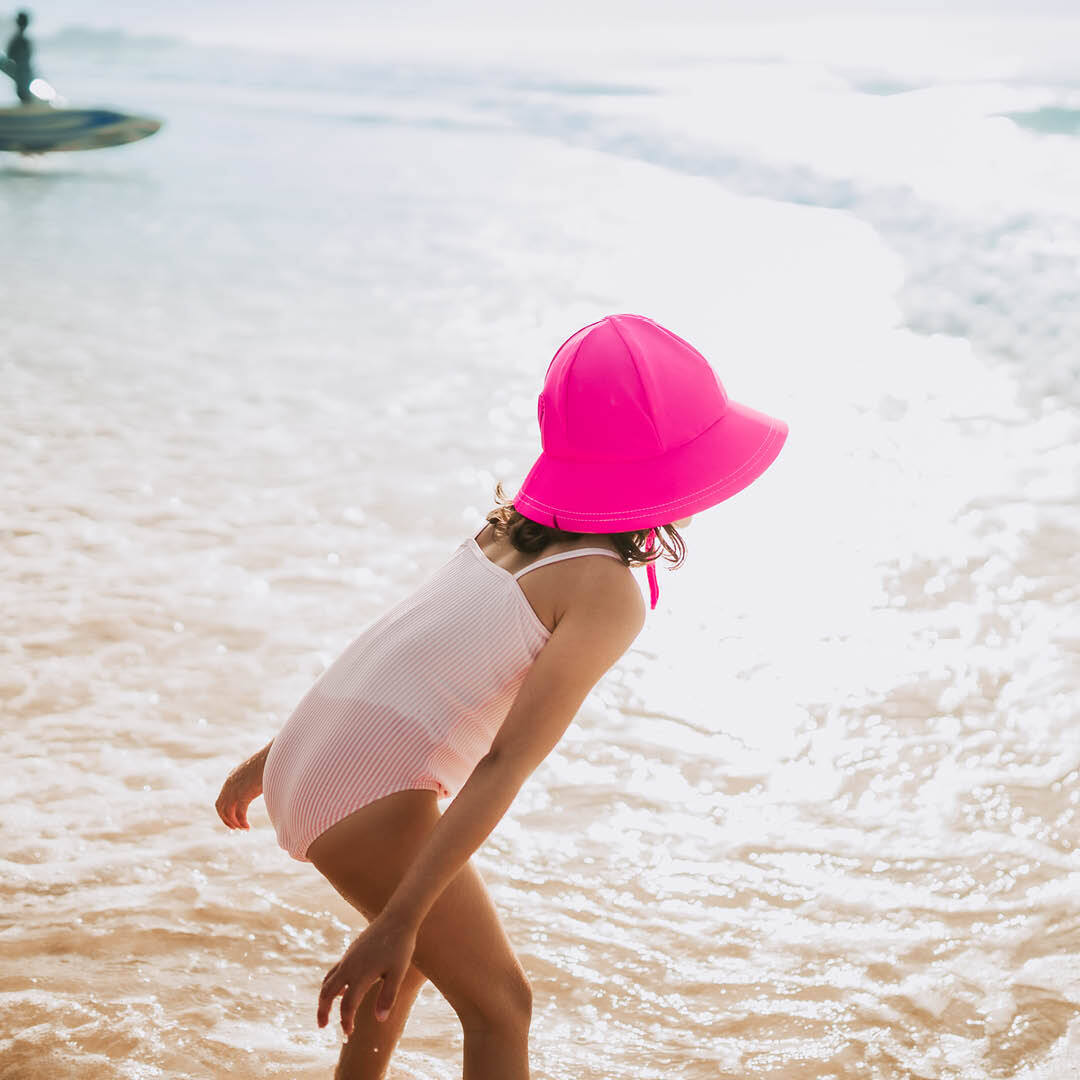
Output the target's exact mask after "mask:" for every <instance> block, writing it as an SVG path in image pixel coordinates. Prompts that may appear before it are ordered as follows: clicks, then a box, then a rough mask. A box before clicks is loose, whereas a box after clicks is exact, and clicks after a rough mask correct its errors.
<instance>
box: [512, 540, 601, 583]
mask: <svg viewBox="0 0 1080 1080" xmlns="http://www.w3.org/2000/svg"><path fill="white" fill-rule="evenodd" d="M579 555H608V556H610V557H611V558H612V559H618V560H619V562H622V559H621V558H619V556H618V555H616V554H615V552H614V551H611V550H610V549H608V548H598V547H596V548H577V549H576V550H574V551H560V552H559V554H558V555H548V556H547V558H545V559H537V560H536V562H534V563H529V565H528V566H526V567H524V568H523V569H521V570H519V571H518V572H517V573H516V574H515V575H514V580H515V581H517V579H518V578H519V577H521V576H522V574H527V573H529V571H530V570H536V569H538V568H539V567H541V566H547V565H548V563H553V562H558V561H559V560H560V559H576V558H577V557H578V556H579Z"/></svg>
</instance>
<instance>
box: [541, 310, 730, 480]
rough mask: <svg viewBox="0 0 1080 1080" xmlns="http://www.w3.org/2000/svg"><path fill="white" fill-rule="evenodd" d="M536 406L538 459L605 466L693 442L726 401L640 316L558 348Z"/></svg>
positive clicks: (586, 331) (694, 357)
mask: <svg viewBox="0 0 1080 1080" xmlns="http://www.w3.org/2000/svg"><path fill="white" fill-rule="evenodd" d="M537 405H538V408H537V414H538V417H539V420H540V441H541V444H542V446H543V449H544V453H546V454H550V455H551V456H552V457H556V458H560V459H562V460H566V461H578V462H592V463H603V462H626V461H638V460H646V459H648V458H654V457H657V456H659V455H661V454H664V453H666V452H668V451H670V450H673V449H676V448H677V447H680V446H683V445H685V444H686V443H689V442H691V441H692V440H693V439H696V438H697V437H698V436H699V435H700V434H701V433H702V432H703V431H705V430H706V429H707V428H709V427H711V426H712V425H713V424H715V423H716V421H717V420H719V419H721V417H723V416H724V414H725V413H726V412H727V407H728V398H727V394H726V393H725V391H724V387H723V385H722V383H721V382H720V379H719V378H718V377H717V375H716V372H714V371H713V369H712V367H711V366H710V365H709V362H708V361H707V360H706V359H705V357H704V356H702V355H701V353H699V352H698V351H697V349H695V348H694V347H693V346H692V345H690V344H689V343H688V342H686V341H684V340H683V339H682V338H681V337H679V336H678V335H677V334H673V333H672V332H671V331H670V330H667V329H665V328H664V327H662V326H660V324H659V323H657V322H654V321H653V320H652V319H649V318H647V317H645V316H644V315H608V316H606V317H605V318H603V319H600V320H599V321H598V322H594V323H591V324H590V325H588V326H585V327H583V328H582V329H581V330H579V331H577V333H575V334H574V335H573V336H571V337H570V338H568V339H567V340H566V341H565V342H564V343H563V344H562V345H561V346H560V347H559V349H558V351H557V352H556V353H555V356H554V357H553V358H552V360H551V363H550V364H549V365H548V370H547V375H546V376H545V379H544V388H543V391H542V392H541V394H540V398H539V400H538V403H537Z"/></svg>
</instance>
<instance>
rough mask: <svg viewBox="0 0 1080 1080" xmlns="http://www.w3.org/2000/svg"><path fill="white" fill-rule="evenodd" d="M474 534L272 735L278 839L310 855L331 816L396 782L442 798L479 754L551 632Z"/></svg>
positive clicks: (296, 853)
mask: <svg viewBox="0 0 1080 1080" xmlns="http://www.w3.org/2000/svg"><path fill="white" fill-rule="evenodd" d="M588 554H602V555H609V556H611V557H612V558H618V555H616V554H615V553H614V552H613V551H610V550H607V549H603V548H578V549H576V550H574V551H567V552H561V553H560V554H558V555H553V556H548V557H547V558H544V559H538V560H536V561H535V562H533V563H530V564H529V565H528V566H526V567H524V568H523V569H522V570H520V571H518V573H517V574H511V573H510V572H509V571H507V570H505V569H504V568H502V567H501V566H497V565H496V564H495V563H493V562H491V561H490V560H489V559H488V558H487V557H486V556H485V555H484V553H483V552H482V551H481V550H480V547H479V546H478V545H477V543H476V541H475V540H471V539H470V540H466V541H464V542H463V543H462V544H461V545H459V547H458V548H457V550H456V551H455V552H454V554H453V555H452V556H451V558H450V559H449V560H448V561H447V562H446V563H444V564H443V566H441V567H440V568H439V569H438V570H436V571H435V573H434V574H432V575H431V577H429V578H428V579H427V580H426V581H425V582H423V583H422V584H421V585H420V586H419V587H418V588H417V589H416V590H415V591H414V592H413V593H411V594H410V595H409V596H407V597H405V598H404V599H403V600H402V601H400V602H399V603H398V604H397V605H395V606H394V607H393V608H391V609H390V610H389V611H388V612H386V613H385V614H384V615H382V616H381V617H380V618H379V619H376V620H375V622H373V623H371V624H370V625H369V626H368V627H367V628H366V629H365V630H364V631H363V632H362V633H361V634H360V636H359V637H358V638H356V640H355V641H353V642H352V644H351V645H349V647H348V648H347V649H346V650H345V651H344V652H343V653H342V654H341V656H340V657H338V659H337V660H335V661H334V663H333V664H332V665H331V666H330V667H329V668H327V669H326V671H325V672H323V674H322V676H321V677H320V678H319V680H318V681H317V682H316V683H315V685H314V686H313V687H312V688H311V689H310V690H309V691H308V693H307V694H306V695H305V696H304V698H303V699H302V700H301V702H300V704H299V705H298V706H297V707H296V710H295V711H294V712H293V714H292V716H290V717H289V719H288V720H287V721H286V723H285V726H284V727H283V728H282V729H281V731H280V732H279V733H278V735H277V737H276V738H275V739H274V743H273V746H271V748H270V753H269V754H268V755H267V759H266V765H265V768H264V771H263V796H264V798H265V800H266V809H267V812H268V813H269V815H270V820H271V821H272V822H273V823H274V828H275V830H276V832H277V837H278V843H279V844H280V845H281V846H282V847H283V848H284V849H285V850H286V851H287V852H289V854H290V855H292V856H293V858H295V859H299V860H301V861H304V862H306V861H308V860H307V854H306V853H307V849H308V847H309V845H310V844H311V843H312V841H313V840H314V839H315V838H316V837H317V836H319V835H320V834H321V833H322V832H324V831H325V830H326V829H328V828H330V826H331V825H333V824H335V823H336V822H338V821H340V820H341V819H342V818H344V817H347V816H348V815H349V814H351V813H353V812H354V811H356V810H358V809H360V807H362V806H365V805H366V804H367V803H369V802H373V801H374V800H375V799H378V798H381V797H382V796H384V795H389V794H391V793H392V792H395V791H402V790H407V789H411V788H425V789H429V790H431V791H435V792H437V793H438V795H439V796H440V797H449V796H452V795H454V794H456V792H457V791H458V789H459V788H460V787H461V785H462V784H464V783H465V781H466V780H467V779H468V777H469V774H470V773H471V772H472V770H473V769H474V768H475V766H476V763H477V762H478V761H479V760H480V759H481V758H482V757H483V756H484V754H485V753H487V751H488V749H489V748H490V746H491V742H492V740H493V739H494V737H495V734H496V732H497V731H498V729H499V725H500V724H501V723H502V722H503V720H504V719H505V718H506V714H507V713H508V712H509V711H510V706H511V705H512V704H513V702H514V698H515V696H516V695H517V692H518V689H519V688H520V686H521V683H522V682H523V681H524V679H525V675H526V673H527V672H528V670H529V667H530V666H531V665H532V662H533V660H534V659H535V658H536V655H537V654H538V653H539V651H540V650H541V649H542V648H543V647H544V644H545V643H546V642H547V640H548V638H549V637H550V633H549V632H548V630H547V628H546V627H545V626H544V625H543V623H541V622H540V620H539V619H538V618H537V617H536V614H535V612H534V611H533V610H532V608H531V607H530V605H529V602H528V600H527V599H526V598H525V594H524V593H523V592H522V591H521V589H520V587H519V586H518V584H517V581H516V579H517V578H519V577H520V576H521V575H522V574H525V573H528V572H529V571H531V570H534V569H536V568H537V567H538V566H540V565H542V564H546V563H549V562H555V561H557V560H559V559H564V558H572V557H575V556H578V555H588Z"/></svg>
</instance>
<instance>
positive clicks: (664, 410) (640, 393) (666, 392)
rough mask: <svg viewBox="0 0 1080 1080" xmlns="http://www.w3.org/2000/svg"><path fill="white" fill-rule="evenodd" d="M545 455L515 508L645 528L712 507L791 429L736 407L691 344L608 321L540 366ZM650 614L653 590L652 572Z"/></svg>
mask: <svg viewBox="0 0 1080 1080" xmlns="http://www.w3.org/2000/svg"><path fill="white" fill-rule="evenodd" d="M537 415H538V417H539V420H540V443H541V447H542V452H541V454H540V456H539V457H538V458H537V459H536V461H535V463H534V464H533V466H532V468H531V469H530V470H529V473H528V475H527V476H526V477H525V480H524V482H523V483H522V485H521V488H520V490H519V491H518V493H517V495H516V496H515V497H514V507H515V509H516V510H518V511H519V512H520V513H521V514H523V515H524V516H525V517H527V518H529V519H530V520H532V521H536V522H539V523H540V524H542V525H549V526H552V527H555V528H560V529H566V530H567V531H570V532H583V533H609V532H630V531H636V530H640V529H648V530H650V532H649V536H648V538H647V540H646V545H645V546H646V550H649V549H650V548H651V547H652V544H653V540H654V537H655V528H656V527H658V526H660V525H667V524H670V523H671V522H673V521H678V520H679V519H680V518H684V517H689V516H690V515H691V514H696V513H699V512H700V511H702V510H705V509H707V508H708V507H710V506H715V505H716V504H717V503H719V502H723V501H724V500H725V499H729V498H731V496H732V495H735V494H736V493H737V492H739V491H742V489H743V488H744V487H746V486H747V485H749V484H751V483H752V482H753V481H754V480H756V479H757V478H758V477H759V476H760V475H761V474H762V473H763V472H764V471H765V470H766V469H767V468H768V467H769V466H770V465H771V464H772V463H773V461H774V460H775V459H776V455H777V454H779V453H780V448H781V447H782V446H783V445H784V440H785V439H786V438H787V433H788V427H787V424H785V423H784V421H782V420H776V419H774V418H773V417H771V416H766V415H765V414H764V413H760V412H757V411H756V410H755V409H751V408H749V407H747V406H746V405H740V404H739V403H738V402H736V401H732V400H731V399H730V398H729V397H728V396H727V393H726V392H725V390H724V387H723V385H722V384H721V382H720V379H719V378H718V377H717V375H716V372H714V371H713V369H712V368H711V367H710V366H709V362H708V361H707V360H706V359H705V357H704V356H702V355H701V353H699V352H698V351H697V349H695V348H694V347H693V346H692V345H690V344H689V343H688V342H686V341H683V339H682V338H681V337H679V336H678V335H676V334H673V333H672V332H671V331H670V330H666V329H664V327H662V326H661V325H660V324H659V323H657V322H654V321H653V320H652V319H649V318H646V317H645V316H644V315H608V316H606V317H605V318H603V319H600V320H599V321H598V322H594V323H590V324H589V325H588V326H585V327H583V328H582V329H580V330H578V332H577V333H576V334H574V335H572V336H571V337H570V338H568V339H567V340H566V341H565V342H564V343H563V344H562V345H561V346H560V348H559V350H558V351H557V352H556V353H555V356H554V358H553V359H552V361H551V363H550V364H549V365H548V369H547V375H546V376H545V378H544V388H543V391H542V392H541V394H540V398H539V402H538V409H537ZM649 586H650V593H651V595H652V606H653V607H656V598H657V596H658V590H657V587H656V571H655V565H654V563H649Z"/></svg>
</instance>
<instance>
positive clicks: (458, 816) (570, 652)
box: [217, 315, 787, 1080]
mask: <svg viewBox="0 0 1080 1080" xmlns="http://www.w3.org/2000/svg"><path fill="white" fill-rule="evenodd" d="M539 420H540V435H541V444H542V452H541V454H540V456H539V458H538V459H537V460H536V462H535V464H534V465H533V467H532V469H531V470H530V471H529V473H528V475H527V476H526V478H525V481H524V483H523V484H522V486H521V489H520V491H518V493H517V495H516V496H515V498H514V500H513V502H512V503H510V504H509V505H507V504H506V503H505V500H504V499H503V494H502V489H501V486H500V487H497V488H496V498H497V500H498V501H499V503H500V505H499V506H497V507H496V508H495V509H494V510H492V511H491V513H489V514H488V516H487V522H488V524H487V525H486V526H485V527H484V528H483V529H481V530H480V532H479V533H477V534H476V535H475V536H474V537H472V538H471V539H468V540H465V541H463V542H462V543H461V544H460V545H459V546H458V548H457V550H456V551H455V552H454V554H453V555H452V556H451V557H450V559H449V560H448V561H447V562H446V563H445V564H444V565H443V566H442V567H441V568H440V569H438V570H437V571H436V572H435V573H434V574H433V575H432V576H431V577H429V578H428V579H427V580H426V581H425V582H424V583H423V584H422V585H420V587H419V588H418V589H417V590H416V591H415V592H413V593H412V594H411V595H409V596H407V597H406V598H405V599H404V600H402V601H401V602H400V603H399V604H397V605H396V606H395V607H394V608H392V609H391V610H390V611H388V612H387V613H386V614H385V615H383V616H382V617H381V618H379V619H377V620H376V621H375V622H374V623H372V624H371V625H370V626H368V627H367V629H366V630H364V632H363V633H362V634H361V635H360V637H359V638H357V639H356V641H354V642H353V643H352V644H351V645H350V646H349V647H348V648H347V649H346V650H345V652H344V653H343V654H342V655H341V656H340V657H339V658H338V659H337V660H336V661H335V662H334V663H333V664H332V665H331V666H330V667H329V668H328V669H327V670H326V671H325V672H324V673H323V675H322V676H321V677H320V678H319V680H318V681H317V682H316V683H315V685H314V686H313V687H312V688H311V690H310V691H309V692H308V694H307V696H306V697H304V699H303V700H302V701H301V702H300V704H299V705H298V706H297V709H296V711H295V712H294V713H293V714H292V716H291V717H290V718H289V720H288V721H287V723H286V724H285V726H284V727H283V728H282V729H281V731H280V732H279V733H278V735H277V737H276V738H275V739H274V740H273V741H272V742H271V743H270V744H269V745H268V746H266V747H265V748H264V749H263V750H261V751H260V752H259V753H258V754H256V755H255V756H254V757H252V758H251V759H249V760H248V761H246V762H244V763H243V764H242V765H240V766H238V767H237V768H236V769H235V770H234V771H233V772H232V773H231V774H230V776H229V777H228V779H227V780H226V781H225V785H224V787H223V788H222V790H221V795H220V796H219V797H218V800H217V811H218V813H219V814H220V816H221V818H222V820H223V821H224V822H225V824H226V825H228V826H229V827H230V828H234V829H246V828H247V827H248V824H247V815H246V811H247V807H248V805H249V804H250V803H251V801H252V800H253V799H254V798H255V797H256V796H258V795H259V794H262V795H264V797H265V800H266V809H267V812H268V813H269V815H270V819H271V821H272V822H273V823H274V828H275V830H276V832H277V836H278V842H279V843H280V844H281V846H282V847H283V848H284V849H285V850H286V851H288V852H289V853H290V854H291V855H292V856H293V857H294V858H296V859H299V860H302V861H305V862H311V863H313V864H314V865H315V868H316V869H317V870H318V871H319V872H320V873H321V874H323V876H324V877H326V879H327V880H328V881H329V882H330V884H331V885H333V886H334V888H335V889H337V891H338V892H339V893H341V895H342V896H343V897H345V899H346V900H348V901H349V903H351V904H352V905H353V906H354V907H356V908H357V910H358V911H360V912H361V913H362V914H363V915H364V916H365V917H366V918H367V919H368V921H369V925H368V927H367V928H366V929H365V930H364V932H363V933H362V934H360V936H359V937H357V938H356V940H355V941H354V942H353V943H352V944H351V945H350V946H349V948H348V949H347V950H346V951H345V953H344V955H343V956H342V957H341V959H340V960H339V961H338V962H337V963H336V964H334V966H333V967H331V968H330V970H329V971H328V972H327V973H326V976H325V978H324V979H323V984H322V990H321V992H320V994H319V1003H318V1014H317V1015H318V1023H319V1026H320V1027H323V1026H325V1025H326V1023H327V1021H328V1019H329V1016H330V1010H331V1008H332V1006H333V1002H334V999H335V998H336V997H337V996H338V995H339V994H341V995H342V999H341V1025H342V1028H343V1030H344V1032H345V1034H346V1036H347V1041H346V1042H345V1044H344V1046H343V1047H342V1052H341V1059H340V1062H339V1064H338V1071H337V1074H336V1075H337V1076H338V1077H340V1078H349V1080H367V1078H376V1077H381V1076H383V1075H384V1073H385V1071H386V1068H387V1064H388V1062H389V1058H390V1054H391V1052H392V1051H393V1048H394V1045H395V1043H396V1041H397V1039H398V1036H399V1035H400V1034H401V1030H402V1028H403V1027H404V1026H405V1021H406V1019H407V1017H408V1015H409V1010H410V1008H411V1006H412V1004H413V1001H414V1000H415V998H416V995H417V992H418V991H419V989H420V987H421V985H422V984H423V983H424V980H425V979H430V980H431V981H432V982H433V983H434V984H435V986H436V987H437V988H438V989H439V991H440V992H441V993H442V994H443V996H444V997H445V998H446V1000H447V1001H448V1002H449V1003H450V1005H451V1006H452V1007H453V1009H454V1010H455V1012H456V1013H457V1015H458V1018H459V1019H460V1021H461V1025H462V1028H463V1031H464V1037H465V1050H464V1073H463V1076H464V1078H465V1080H482V1078H485V1080H487V1078H490V1080H495V1078H498V1080H521V1078H525V1077H527V1076H528V1075H529V1063H528V1056H529V1055H528V1031H529V1019H530V1009H531V991H530V987H529V982H528V979H527V978H526V976H525V972H524V971H523V970H522V967H521V964H520V962H519V961H518V959H517V957H516V956H515V955H514V952H513V950H512V949H511V947H510V943H509V941H508V940H507V938H506V934H505V932H504V930H503V928H502V925H501V923H500V922H499V918H498V915H497V914H496V912H495V909H494V907H493V906H492V903H491V899H490V898H489V896H488V893H487V891H486V890H485V888H484V884H483V882H482V881H481V879H480V876H479V874H478V873H477V872H476V869H475V867H474V866H473V865H472V863H471V862H470V861H469V856H471V855H472V853H473V852H474V851H475V850H476V849H477V848H478V847H479V846H480V844H481V843H483V841H484V839H485V838H486V837H487V836H488V834H489V833H490V832H491V831H492V829H493V828H494V827H495V826H496V824H498V822H499V819H500V818H501V817H502V816H503V814H504V813H506V810H507V808H508V807H509V806H510V804H511V802H512V801H513V799H514V796H515V795H516V794H517V792H518V790H519V788H520V787H521V785H522V784H523V783H524V781H525V780H526V778H527V777H528V776H529V774H530V773H531V772H532V771H533V770H534V769H535V768H536V767H537V765H539V764H540V762H541V761H543V760H544V758H545V757H546V756H547V754H548V753H550V752H551V750H552V748H553V747H554V746H555V744H556V743H557V742H558V741H559V738H560V737H561V736H562V734H563V732H564V731H565V730H566V728H567V726H568V725H569V724H570V721H571V720H573V718H574V715H575V713H576V712H577V710H578V708H579V707H580V705H581V703H582V702H583V701H584V699H585V697H586V695H587V694H588V693H589V691H590V690H591V689H592V688H593V686H594V685H595V684H596V683H597V681H598V680H599V679H600V678H601V676H603V674H604V673H605V672H606V671H607V670H608V668H610V667H611V665H612V664H614V663H615V661H616V660H618V659H619V657H620V656H622V654H623V653H624V652H625V651H626V649H627V648H628V647H629V646H630V644H631V642H633V640H634V638H635V637H636V636H637V634H638V632H639V631H640V630H641V628H642V625H643V624H644V620H645V605H644V601H643V599H642V596H641V592H640V590H639V589H638V586H637V584H636V582H635V580H634V578H633V576H632V575H631V573H630V570H629V568H630V567H631V566H635V565H637V566H640V565H647V566H648V577H649V591H650V597H651V602H652V606H653V607H655V606H656V600H657V597H658V595H659V591H658V589H657V584H656V566H655V561H656V559H657V557H658V556H659V555H660V554H661V550H662V551H664V552H666V553H667V555H668V557H669V559H670V560H671V561H672V562H674V563H675V564H676V565H678V564H679V563H681V561H682V556H683V553H684V546H683V542H682V539H681V537H680V536H679V534H678V531H677V527H679V526H685V525H686V524H687V523H688V522H689V520H690V517H691V516H692V515H693V514H695V513H698V512H699V511H701V510H704V509H706V508H707V507H710V506H714V505H715V504H716V503H719V502H721V501H723V500H724V499H727V498H729V497H730V496H732V495H734V494H735V493H736V492H738V491H740V490H741V489H742V488H744V487H746V486H747V485H748V484H749V483H751V482H752V481H753V480H754V479H756V478H757V477H758V476H760V475H761V473H762V472H764V471H765V469H766V468H768V466H769V465H770V464H771V463H772V461H773V460H774V459H775V457H776V455H777V454H778V453H779V452H780V447H781V446H782V445H783V442H784V439H785V438H786V436H787V426H786V425H785V424H784V423H783V422H782V421H780V420H774V419H771V418H770V417H768V416H765V415H763V414H762V413H759V412H756V411H754V410H752V409H749V408H747V407H746V406H744V405H740V404H737V403H736V402H733V401H730V400H729V399H728V397H727V394H726V393H725V392H724V388H723V386H722V385H721V383H720V380H719V379H718V378H717V377H716V374H715V373H714V372H713V370H712V368H711V367H710V366H709V364H708V362H707V361H706V360H705V358H704V357H703V356H701V354H700V353H698V352H697V351H696V350H695V349H694V348H693V347H692V346H690V345H689V344H687V342H685V341H683V340H682V339H681V338H679V337H677V336H676V335H675V334H673V333H671V332H670V331H668V330H665V329H664V328H663V327H662V326H660V325H659V324H657V323H655V322H653V321H652V320H651V319H648V318H645V317H644V316H641V315H611V316H608V317H607V318H604V319H601V320H600V321H599V322H595V323H592V324H591V325H589V326H586V327H584V328H583V329H581V330H579V331H578V332H577V333H576V334H574V335H573V336H572V337H571V338H569V339H568V340H567V341H566V342H565V343H564V344H563V345H562V347H561V348H560V349H559V350H558V352H557V353H556V354H555V357H554V359H553V360H552V361H551V364H550V365H549V367H548V371H547V376H546V378H545V381H544V388H543V392H542V393H541V394H540V399H539ZM658 539H659V546H658V547H657V544H656V541H657V540H658ZM593 556H595V557H593ZM616 564H618V565H616ZM449 796H454V799H453V801H452V802H451V803H450V805H449V806H448V807H447V809H446V811H445V813H441V814H440V812H439V809H438V806H437V804H436V800H437V799H438V798H439V797H444V798H445V797H449Z"/></svg>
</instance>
